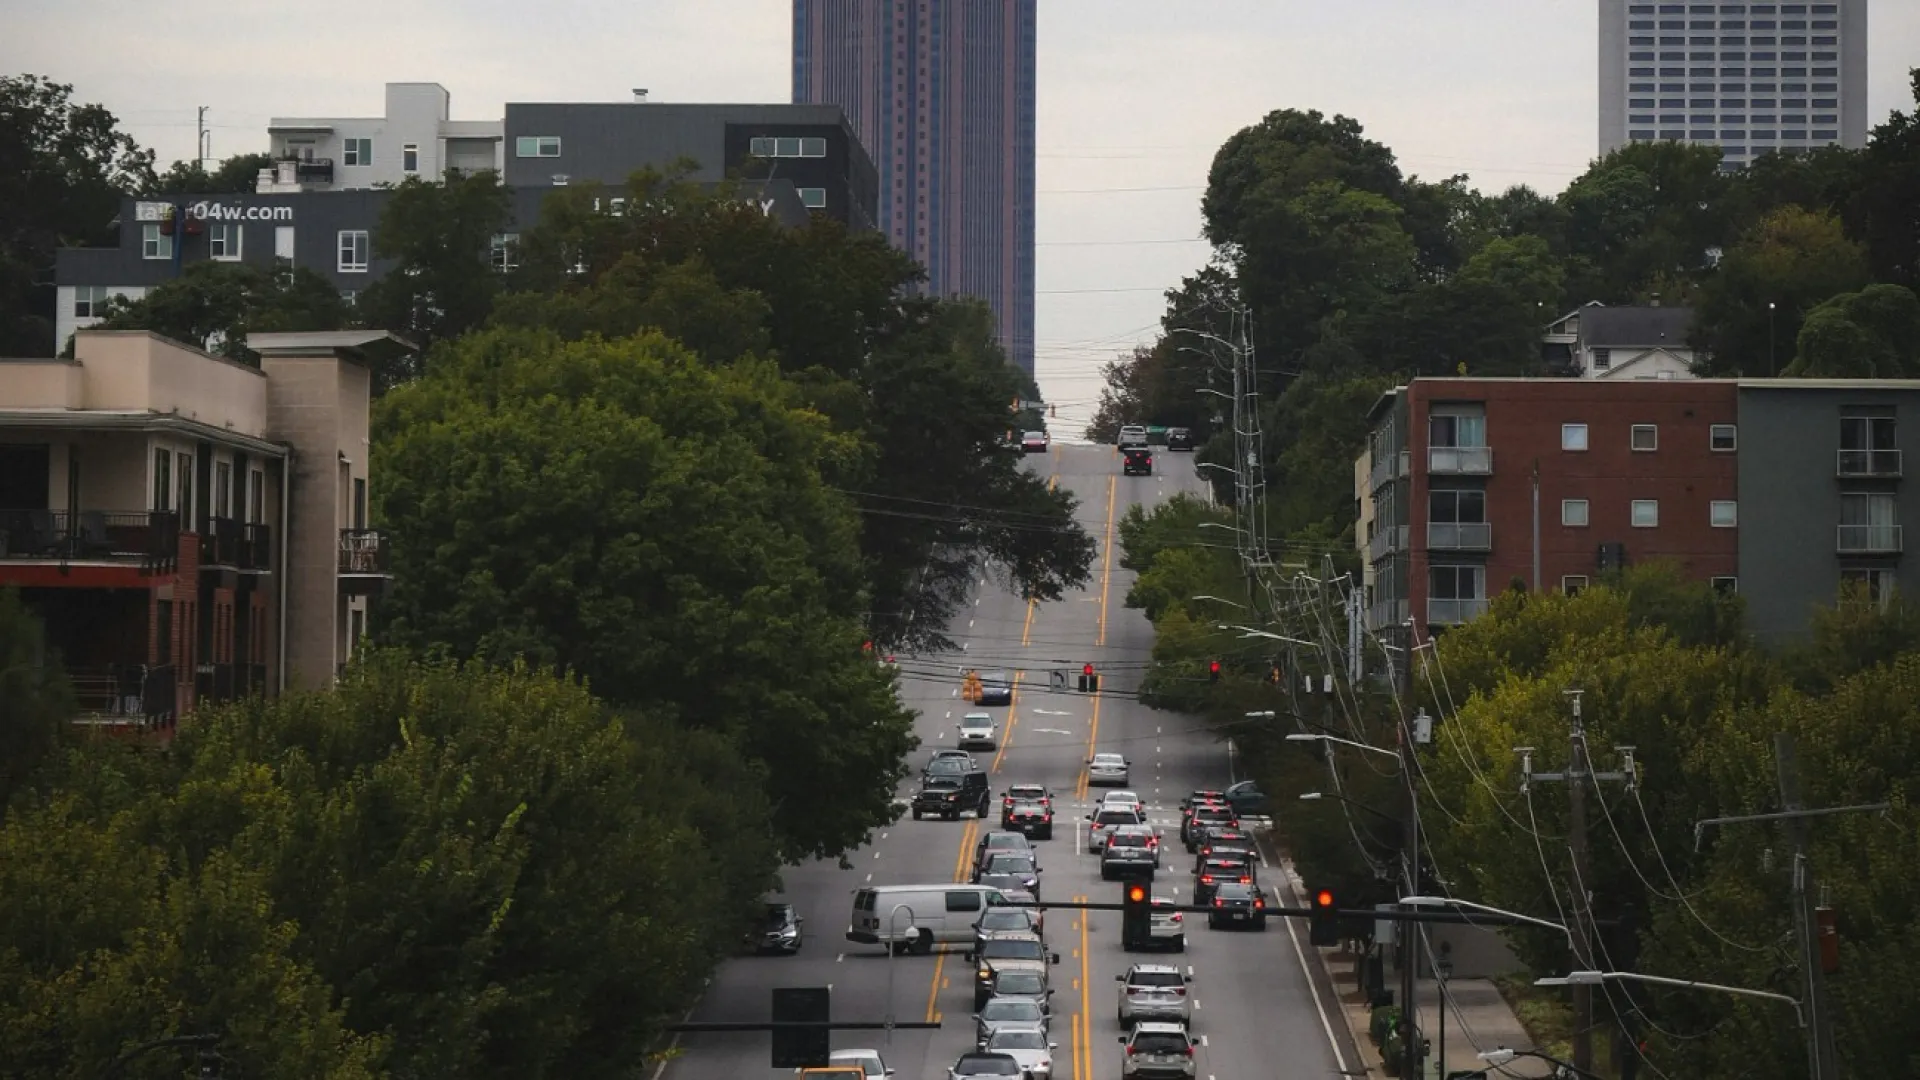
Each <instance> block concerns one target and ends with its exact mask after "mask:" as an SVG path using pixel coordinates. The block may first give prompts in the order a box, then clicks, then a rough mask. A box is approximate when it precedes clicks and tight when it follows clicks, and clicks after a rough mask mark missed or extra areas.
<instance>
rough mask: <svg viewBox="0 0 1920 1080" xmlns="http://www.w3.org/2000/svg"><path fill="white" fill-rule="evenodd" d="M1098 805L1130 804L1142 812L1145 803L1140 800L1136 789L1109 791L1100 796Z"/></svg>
mask: <svg viewBox="0 0 1920 1080" xmlns="http://www.w3.org/2000/svg"><path fill="white" fill-rule="evenodd" d="M1100 805H1101V806H1102V807H1103V808H1104V807H1108V806H1131V807H1133V808H1134V809H1135V810H1139V811H1141V812H1142V813H1144V812H1145V809H1146V804H1145V803H1143V802H1141V801H1140V793H1139V792H1137V791H1109V792H1107V793H1106V794H1105V795H1102V796H1100Z"/></svg>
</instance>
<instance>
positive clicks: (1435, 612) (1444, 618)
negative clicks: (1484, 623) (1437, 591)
mask: <svg viewBox="0 0 1920 1080" xmlns="http://www.w3.org/2000/svg"><path fill="white" fill-rule="evenodd" d="M1486 611H1487V599H1486V597H1473V598H1471V599H1465V600H1433V599H1429V600H1428V601H1427V625H1428V626H1459V625H1460V624H1461V623H1464V622H1467V621H1468V620H1470V619H1472V618H1474V617H1475V616H1478V615H1484V614H1486Z"/></svg>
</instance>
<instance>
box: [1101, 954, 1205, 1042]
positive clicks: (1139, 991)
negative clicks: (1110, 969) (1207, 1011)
mask: <svg viewBox="0 0 1920 1080" xmlns="http://www.w3.org/2000/svg"><path fill="white" fill-rule="evenodd" d="M1114 978H1115V979H1116V980H1118V981H1119V983H1120V1007H1119V1017H1120V1026H1121V1027H1123V1028H1130V1027H1132V1026H1133V1025H1135V1024H1137V1023H1140V1022H1141V1021H1143V1020H1164V1021H1166V1022H1168V1023H1172V1024H1191V1023H1193V995H1191V994H1189V993H1187V988H1188V986H1189V985H1190V984H1191V983H1192V982H1193V980H1192V979H1191V978H1189V977H1188V976H1187V975H1186V974H1185V973H1183V972H1182V971H1181V970H1180V969H1179V968H1177V967H1173V966H1172V965H1170V964H1135V965H1133V966H1132V967H1130V968H1128V969H1127V973H1126V974H1125V975H1115V976H1114Z"/></svg>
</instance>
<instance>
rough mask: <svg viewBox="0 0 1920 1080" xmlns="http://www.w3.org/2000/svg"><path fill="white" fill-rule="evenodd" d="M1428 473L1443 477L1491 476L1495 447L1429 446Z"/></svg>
mask: <svg viewBox="0 0 1920 1080" xmlns="http://www.w3.org/2000/svg"><path fill="white" fill-rule="evenodd" d="M1427 472H1429V473H1437V474H1439V475H1442V476H1491V475H1493V447H1491V446H1429V447H1427Z"/></svg>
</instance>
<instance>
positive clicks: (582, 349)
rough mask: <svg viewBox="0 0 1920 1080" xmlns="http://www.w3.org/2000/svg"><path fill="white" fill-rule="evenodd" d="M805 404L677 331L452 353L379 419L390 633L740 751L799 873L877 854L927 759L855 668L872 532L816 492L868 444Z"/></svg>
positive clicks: (772, 378)
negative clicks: (915, 768) (817, 861)
mask: <svg viewBox="0 0 1920 1080" xmlns="http://www.w3.org/2000/svg"><path fill="white" fill-rule="evenodd" d="M796 396H797V395H796V394H795V391H794V389H793V387H792V386H791V385H790V384H788V383H786V382H785V381H783V380H782V379H780V378H779V377H778V375H777V373H776V372H774V371H773V370H772V369H771V368H770V366H769V365H766V364H764V363H743V364H740V365H735V366H730V367H725V368H717V369H716V368H711V367H708V366H706V365H704V364H702V363H701V362H700V361H699V360H698V358H696V357H693V356H692V355H690V354H688V353H687V352H685V351H684V350H682V349H680V348H678V347H676V346H675V345H673V344H672V343H671V342H669V341H668V340H667V339H666V338H664V337H662V336H660V335H659V334H657V333H654V334H647V335H644V336H640V337H636V338H629V339H623V340H620V341H605V340H601V339H597V338H588V339H587V340H585V341H581V342H575V343H571V344H569V343H564V342H562V341H561V340H560V339H559V338H558V337H556V336H554V335H552V334H549V333H542V332H535V331H504V330H502V331H490V332H486V333H482V334H475V335H469V336H468V337H466V338H464V339H462V340H461V341H459V342H457V343H454V344H452V345H449V346H447V347H445V348H443V349H441V350H440V351H439V353H438V354H437V355H436V360H435V366H434V367H433V368H432V369H430V370H429V371H428V373H427V374H426V375H425V376H423V377H422V378H421V379H419V380H416V381H415V382H413V383H411V384H408V385H406V386H404V387H402V388H399V389H396V390H395V391H394V392H393V393H391V394H389V395H388V397H387V398H386V399H385V400H383V401H382V403H381V406H380V408H379V410H378V411H377V413H376V424H375V429H376V433H377V434H376V442H375V451H374V452H375V454H376V459H377V460H378V461H379V462H380V467H379V468H378V469H377V470H376V472H375V476H376V477H377V478H379V484H380V486H379V488H378V489H377V490H376V492H375V494H376V498H377V501H378V504H379V507H380V516H381V518H382V520H384V521H386V522H387V523H388V524H389V525H390V527H391V528H392V529H393V535H394V536H395V547H394V551H393V563H394V574H395V589H394V593H393V596H392V598H391V600H390V602H389V604H388V605H387V610H388V611H389V612H390V613H391V621H390V622H389V623H388V624H387V626H386V628H385V630H384V631H383V636H384V637H386V638H388V639H389V640H392V641H394V642H397V643H400V644H403V645H407V646H410V647H415V648H422V647H427V646H429V645H445V646H447V647H450V648H452V649H453V650H454V651H455V652H456V653H477V654H479V655H481V656H484V657H488V658H494V659H499V660H508V659H513V658H519V657H525V658H528V659H530V660H532V661H535V662H540V663H552V664H556V665H558V666H560V667H562V668H564V669H566V670H570V671H573V672H577V673H578V674H580V675H581V676H583V677H585V678H587V679H588V680H590V682H591V684H592V686H593V687H594V689H595V691H596V692H597V693H600V694H602V695H603V696H605V697H606V698H607V699H609V700H610V701H613V702H615V703H617V704H620V705H632V706H637V707H643V708H647V709H651V710H657V711H659V712H660V713H661V714H662V715H666V716H671V717H674V718H676V719H677V720H679V721H680V722H681V723H684V724H687V725H689V726H691V727H693V728H696V729H700V730H711V731H717V732H722V733H725V734H727V735H728V736H729V737H730V738H732V739H733V740H734V741H735V743H736V745H738V746H739V748H740V750H741V752H742V753H743V754H744V755H745V756H746V757H747V758H748V759H749V760H750V761H754V762H761V763H765V764H766V767H767V770H768V780H767V791H768V794H769V796H770V797H771V798H772V799H773V802H774V805H775V806H776V808H777V809H778V814H777V816H776V818H775V819H774V821H773V822H772V823H771V826H770V827H771V828H773V829H774V830H775V832H776V835H777V836H778V838H779V841H780V845H781V850H782V853H783V854H784V855H785V856H786V857H788V858H792V859H799V858H802V857H807V856H813V855H831V854H837V853H839V852H841V851H843V850H845V849H847V848H849V847H851V846H853V845H855V844H857V843H859V842H860V841H861V840H862V839H863V838H864V837H865V835H866V833H867V831H868V830H869V829H871V828H873V827H874V826H877V825H883V824H886V823H888V822H891V821H892V820H893V814H894V810H893V806H892V796H893V784H894V782H895V780H896V779H897V778H898V777H899V776H900V775H901V773H902V769H903V767H902V765H901V759H902V756H903V755H904V754H905V752H906V751H907V750H908V749H909V748H910V747H911V745H912V741H911V735H910V733H909V732H910V727H909V723H908V716H907V714H906V713H905V712H904V711H903V710H902V709H901V708H900V706H899V705H898V703H897V702H896V701H895V699H894V693H893V685H892V680H891V679H890V677H889V676H888V673H887V671H886V670H885V669H883V668H880V667H878V666H876V665H874V664H873V663H872V662H871V660H869V659H866V658H863V657H862V656H861V652H860V644H861V642H862V641H863V640H864V630H863V628H862V626H861V616H862V615H863V614H864V613H865V612H866V611H867V610H868V609H867V598H866V595H865V592H864V588H865V585H866V581H867V577H866V567H865V566H864V565H863V563H862V561H861V557H860V548H859V545H858V537H859V532H858V528H859V524H858V518H857V516H856V515H855V513H854V508H853V505H852V503H851V502H850V500H849V498H848V496H846V495H844V494H842V493H840V492H838V491H834V490H832V489H830V488H829V487H828V486H827V485H826V483H825V482H824V481H823V480H822V477H821V470H822V468H823V467H825V466H826V465H827V464H828V463H830V462H832V461H834V460H835V459H837V458H841V457H846V456H851V455H855V454H857V452H858V450H859V444H858V442H857V440H855V439H853V438H851V437H849V436H846V435H841V434H836V433H834V432H833V431H831V430H829V429H828V428H827V426H826V425H825V423H824V422H822V420H821V419H820V418H819V417H818V416H816V415H813V414H811V413H809V412H808V411H807V410H805V409H803V408H801V407H800V404H799V403H798V402H797V401H796V400H795V397H796ZM909 512H912V511H909ZM912 513H917V512H912Z"/></svg>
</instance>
